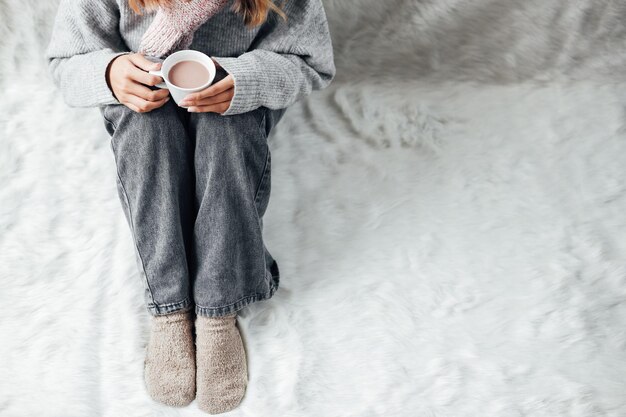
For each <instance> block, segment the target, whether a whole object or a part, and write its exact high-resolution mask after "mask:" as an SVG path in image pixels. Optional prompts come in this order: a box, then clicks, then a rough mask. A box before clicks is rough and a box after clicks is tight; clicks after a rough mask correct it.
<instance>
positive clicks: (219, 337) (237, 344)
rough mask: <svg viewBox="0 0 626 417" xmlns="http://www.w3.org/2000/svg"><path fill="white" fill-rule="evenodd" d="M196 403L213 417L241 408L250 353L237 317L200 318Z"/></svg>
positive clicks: (197, 343)
mask: <svg viewBox="0 0 626 417" xmlns="http://www.w3.org/2000/svg"><path fill="white" fill-rule="evenodd" d="M196 365H197V374H196V378H197V381H196V386H197V393H196V400H197V401H198V407H199V408H200V409H201V410H202V411H205V412H207V413H209V414H219V413H225V412H226V411H230V410H232V409H234V408H235V407H237V405H239V403H240V402H241V399H242V398H243V395H244V393H245V392H246V385H247V382H248V375H247V372H248V370H247V366H246V353H245V350H244V346H243V340H242V339H241V334H240V333H239V328H238V326H237V314H236V313H235V314H233V315H229V316H222V317H206V316H200V315H198V316H196Z"/></svg>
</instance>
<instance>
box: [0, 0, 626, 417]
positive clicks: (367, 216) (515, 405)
mask: <svg viewBox="0 0 626 417" xmlns="http://www.w3.org/2000/svg"><path fill="white" fill-rule="evenodd" d="M55 3H56V2H41V1H35V0H21V1H18V0H0V88H2V90H1V91H2V92H3V93H4V95H3V99H2V100H1V101H0V376H1V377H0V415H1V416H2V417H33V416H42V417H57V416H58V417H122V416H123V417H140V416H146V417H147V416H198V417H199V416H202V415H205V414H203V413H202V412H201V411H199V410H198V409H197V407H196V406H195V404H192V405H191V406H189V407H187V408H184V409H172V408H167V407H162V406H160V405H158V404H156V403H154V402H152V401H151V400H150V399H149V398H148V396H147V395H146V392H145V390H144V386H143V380H142V371H143V368H142V366H143V355H144V347H145V343H146V338H147V330H148V329H147V319H148V316H147V312H146V311H145V308H144V306H143V300H142V297H141V285H142V284H141V282H140V279H139V277H138V273H137V271H136V266H135V263H134V260H133V252H132V246H131V245H132V238H131V236H130V232H129V228H128V226H127V225H126V223H125V219H124V216H123V213H122V210H121V206H120V203H119V201H118V197H117V194H116V189H115V178H114V172H115V171H114V162H113V157H112V154H111V152H110V149H109V145H108V136H107V133H106V131H105V129H104V125H103V124H102V120H101V118H100V114H99V113H98V111H97V110H96V109H72V108H69V107H67V106H66V105H65V104H64V103H63V102H62V99H61V97H60V96H59V95H58V93H57V92H56V91H55V90H54V88H53V87H52V85H51V81H50V80H49V78H48V76H47V75H46V72H45V67H44V61H43V58H42V55H43V50H44V48H45V45H46V42H47V36H48V35H49V30H50V27H51V26H50V25H51V23H52V18H53V16H54V11H55V7H56V4H55ZM325 4H326V8H327V13H328V15H329V19H330V21H331V26H332V27H331V29H332V30H333V35H334V40H333V41H334V45H335V48H336V51H337V52H336V54H337V64H338V69H339V73H338V78H337V81H336V82H335V83H334V84H333V85H332V87H330V88H329V89H327V90H325V91H323V92H317V93H315V94H313V95H312V96H311V97H310V98H309V99H307V100H305V101H303V102H300V103H298V104H296V105H294V106H293V107H291V108H290V109H289V110H288V111H287V113H286V114H285V117H284V118H283V120H282V121H281V122H280V124H279V125H278V127H277V128H276V130H275V131H274V133H273V135H272V137H271V139H270V140H271V148H272V152H273V153H272V158H273V159H272V162H273V171H272V197H271V201H270V206H269V208H268V211H267V214H266V218H265V229H264V230H265V236H266V239H267V245H268V247H269V248H270V250H271V251H272V253H273V254H274V256H275V257H276V258H277V260H278V261H279V263H280V268H281V274H282V275H281V288H280V289H279V291H278V292H277V293H276V295H275V296H274V298H273V299H272V300H271V301H267V302H261V303H257V304H254V305H252V306H250V307H248V308H246V309H244V310H243V311H242V315H241V327H242V329H243V332H244V337H245V339H246V344H247V350H248V353H249V368H250V384H249V388H248V392H247V394H246V397H245V399H244V401H243V403H242V405H241V407H240V408H238V409H237V410H236V411H234V412H233V413H232V414H231V415H233V416H250V417H252V416H254V417H274V416H293V417H338V416H341V417H351V416H354V417H378V416H380V417H383V416H384V417H388V416H392V417H396V416H398V417H433V416H437V417H444V416H451V417H465V416H467V417H477V416H481V417H492V416H493V417H522V416H525V417H526V416H528V417H544V416H547V417H565V416H568V417H569V416H572V417H574V416H580V417H591V416H593V417H595V416H598V417H623V416H625V415H626V395H625V394H626V377H625V375H626V262H625V261H626V215H625V212H626V128H625V123H624V122H625V120H626V116H625V113H624V106H625V104H626V100H625V99H624V97H625V93H626V85H624V84H623V81H624V80H623V76H622V73H623V70H622V68H623V64H624V47H623V45H624V41H625V40H626V30H625V26H624V24H623V22H624V21H625V20H624V18H625V17H626V8H625V6H624V5H623V4H618V2H615V1H608V0H606V1H597V0H581V1H566V0H562V1H557V0H529V1H525V2H519V1H514V0H479V1H473V2H466V1H461V0H457V1H453V0H444V1H435V0H432V1H421V0H420V1H418V0H413V1H411V0H393V1H391V0H390V1H384V2H382V1H379V0H361V1H357V0H343V1H341V2H340V1H336V0H328V1H326V3H325Z"/></svg>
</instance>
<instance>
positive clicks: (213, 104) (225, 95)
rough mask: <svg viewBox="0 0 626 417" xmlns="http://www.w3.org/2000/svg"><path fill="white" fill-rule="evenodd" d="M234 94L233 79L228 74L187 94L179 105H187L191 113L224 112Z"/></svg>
mask: <svg viewBox="0 0 626 417" xmlns="http://www.w3.org/2000/svg"><path fill="white" fill-rule="evenodd" d="M234 95H235V79H234V78H233V76H232V75H231V74H228V75H227V76H226V77H224V78H223V79H221V80H220V81H218V82H216V83H215V84H212V85H210V86H208V87H207V88H205V89H204V90H202V91H198V92H195V93H191V94H188V95H187V96H186V97H185V99H184V100H183V101H182V102H181V103H180V105H181V106H189V107H188V109H187V111H190V112H193V113H203V112H213V113H224V112H225V111H226V110H228V108H229V107H230V102H231V101H232V99H233V96H234Z"/></svg>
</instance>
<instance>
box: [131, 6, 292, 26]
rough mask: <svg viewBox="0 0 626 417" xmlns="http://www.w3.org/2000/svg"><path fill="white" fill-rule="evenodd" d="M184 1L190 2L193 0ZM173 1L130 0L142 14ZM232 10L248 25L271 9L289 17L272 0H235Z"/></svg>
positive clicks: (261, 19) (261, 20) (258, 22)
mask: <svg viewBox="0 0 626 417" xmlns="http://www.w3.org/2000/svg"><path fill="white" fill-rule="evenodd" d="M183 1H186V2H188V1H191V0H183ZM171 2H172V0H128V4H129V5H130V7H131V9H133V10H134V11H135V13H137V14H142V12H141V9H145V10H154V9H157V8H158V7H159V6H166V5H168V4H169V3H171ZM283 5H284V3H283ZM281 7H282V6H281ZM232 10H233V11H234V12H235V13H239V14H240V15H241V16H242V18H243V21H244V23H245V24H246V26H248V27H255V26H259V25H261V24H263V23H264V22H265V21H266V20H267V15H268V13H269V12H270V10H272V11H274V12H276V13H277V14H278V15H280V17H282V18H283V20H286V19H287V16H286V15H285V12H283V11H282V9H281V8H280V7H278V6H276V5H275V4H274V2H273V1H272V0H235V4H234V5H233V8H232Z"/></svg>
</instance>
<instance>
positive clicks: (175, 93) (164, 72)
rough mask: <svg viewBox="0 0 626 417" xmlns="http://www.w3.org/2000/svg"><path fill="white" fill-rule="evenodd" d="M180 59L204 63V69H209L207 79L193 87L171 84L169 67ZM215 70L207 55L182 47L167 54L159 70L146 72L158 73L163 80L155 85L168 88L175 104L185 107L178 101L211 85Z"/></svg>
mask: <svg viewBox="0 0 626 417" xmlns="http://www.w3.org/2000/svg"><path fill="white" fill-rule="evenodd" d="M181 61H196V62H199V63H201V64H202V65H204V66H205V67H206V69H207V70H209V80H208V81H207V82H206V83H204V84H203V85H201V86H199V87H195V88H182V87H178V86H176V85H174V84H172V83H171V82H170V80H169V77H168V75H169V72H170V69H171V68H172V67H173V66H174V64H177V63H179V62H181ZM215 71H216V70H215V63H214V62H213V60H212V59H211V58H210V57H209V56H208V55H206V54H204V53H202V52H200V51H195V50H192V49H183V50H181V51H176V52H174V53H173V54H171V55H169V56H168V57H167V58H165V60H164V61H163V63H162V64H161V69H160V70H158V71H148V72H149V73H150V74H153V75H158V76H159V77H161V78H163V80H164V81H165V82H164V83H159V84H156V85H155V87H159V88H167V89H168V90H170V95H171V96H172V98H173V99H174V101H175V102H176V104H178V105H179V106H180V107H182V108H185V109H186V108H187V107H185V106H181V105H180V104H179V103H180V102H181V101H183V99H184V98H185V97H187V95H189V94H191V93H195V92H196V91H200V90H204V89H205V88H207V87H208V86H209V85H211V83H212V82H213V79H214V78H215Z"/></svg>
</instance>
